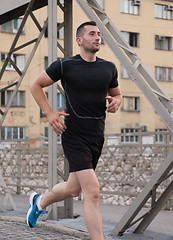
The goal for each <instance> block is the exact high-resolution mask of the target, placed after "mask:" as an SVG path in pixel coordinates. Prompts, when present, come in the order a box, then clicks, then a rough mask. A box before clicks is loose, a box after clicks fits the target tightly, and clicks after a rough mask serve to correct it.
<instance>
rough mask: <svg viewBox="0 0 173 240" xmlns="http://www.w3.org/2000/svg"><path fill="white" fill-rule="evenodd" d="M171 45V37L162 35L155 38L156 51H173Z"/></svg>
mask: <svg viewBox="0 0 173 240" xmlns="http://www.w3.org/2000/svg"><path fill="white" fill-rule="evenodd" d="M171 43H172V38H171V37H166V36H160V35H156V36H155V49H158V50H167V51H170V50H171V49H172V46H171Z"/></svg>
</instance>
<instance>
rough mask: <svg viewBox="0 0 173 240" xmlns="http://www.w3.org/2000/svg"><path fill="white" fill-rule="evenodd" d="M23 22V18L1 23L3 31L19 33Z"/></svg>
mask: <svg viewBox="0 0 173 240" xmlns="http://www.w3.org/2000/svg"><path fill="white" fill-rule="evenodd" d="M21 22H22V19H21V18H18V19H14V20H12V21H9V22H6V23H4V24H2V25H1V32H6V33H17V31H18V29H19V27H20V24H21ZM22 33H24V29H23V31H22Z"/></svg>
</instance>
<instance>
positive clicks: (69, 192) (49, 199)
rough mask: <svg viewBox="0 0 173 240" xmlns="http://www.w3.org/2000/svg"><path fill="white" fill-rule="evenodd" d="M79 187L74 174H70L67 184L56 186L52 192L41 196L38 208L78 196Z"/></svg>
mask: <svg viewBox="0 0 173 240" xmlns="http://www.w3.org/2000/svg"><path fill="white" fill-rule="evenodd" d="M80 193H81V187H80V185H79V181H78V178H77V176H76V174H75V173H70V175H69V178H68V180H67V182H61V183H59V184H56V185H55V186H54V187H53V188H52V190H51V191H50V192H48V193H46V194H44V195H42V198H41V201H40V206H41V207H42V208H43V209H44V208H46V207H47V206H49V205H50V204H52V203H54V202H59V201H62V200H65V199H67V198H69V197H75V196H78V195H80Z"/></svg>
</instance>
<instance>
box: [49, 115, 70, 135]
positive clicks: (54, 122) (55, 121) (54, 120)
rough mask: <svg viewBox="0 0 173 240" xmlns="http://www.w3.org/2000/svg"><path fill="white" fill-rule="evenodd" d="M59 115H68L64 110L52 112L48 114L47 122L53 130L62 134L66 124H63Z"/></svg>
mask: <svg viewBox="0 0 173 240" xmlns="http://www.w3.org/2000/svg"><path fill="white" fill-rule="evenodd" d="M61 116H69V114H67V113H64V112H52V113H51V114H49V115H48V122H49V124H50V126H51V127H52V129H53V131H54V132H56V133H57V134H62V133H63V132H64V131H65V129H66V126H65V124H64V121H63V120H62V119H61Z"/></svg>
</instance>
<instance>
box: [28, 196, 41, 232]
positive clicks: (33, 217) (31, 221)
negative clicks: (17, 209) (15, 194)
mask: <svg viewBox="0 0 173 240" xmlns="http://www.w3.org/2000/svg"><path fill="white" fill-rule="evenodd" d="M39 196H40V194H37V193H36V192H33V193H32V194H31V195H30V198H29V203H30V208H29V210H28V213H27V216H26V221H27V224H28V226H29V227H31V228H33V227H35V225H36V223H37V220H38V218H39V216H40V215H41V214H44V211H40V210H39V209H38V207H37V205H36V200H37V198H38V197H39Z"/></svg>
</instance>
